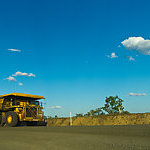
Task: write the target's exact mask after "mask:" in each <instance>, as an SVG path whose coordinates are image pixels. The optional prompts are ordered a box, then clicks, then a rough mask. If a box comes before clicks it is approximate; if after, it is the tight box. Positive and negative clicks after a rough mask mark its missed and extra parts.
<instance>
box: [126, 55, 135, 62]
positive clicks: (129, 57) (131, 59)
mask: <svg viewBox="0 0 150 150" xmlns="http://www.w3.org/2000/svg"><path fill="white" fill-rule="evenodd" d="M127 58H128V59H129V60H130V61H135V58H133V57H132V56H127Z"/></svg>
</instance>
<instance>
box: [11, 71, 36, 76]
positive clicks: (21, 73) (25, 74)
mask: <svg viewBox="0 0 150 150" xmlns="http://www.w3.org/2000/svg"><path fill="white" fill-rule="evenodd" d="M12 76H26V77H35V74H33V73H25V72H20V71H17V72H16V73H15V74H13V75H12Z"/></svg>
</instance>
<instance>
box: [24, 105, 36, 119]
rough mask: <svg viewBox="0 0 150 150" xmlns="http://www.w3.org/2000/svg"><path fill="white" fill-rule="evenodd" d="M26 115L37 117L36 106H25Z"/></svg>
mask: <svg viewBox="0 0 150 150" xmlns="http://www.w3.org/2000/svg"><path fill="white" fill-rule="evenodd" d="M26 117H33V118H34V119H36V118H37V108H36V107H27V108H26Z"/></svg>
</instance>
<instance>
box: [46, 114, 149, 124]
mask: <svg viewBox="0 0 150 150" xmlns="http://www.w3.org/2000/svg"><path fill="white" fill-rule="evenodd" d="M72 120H73V126H96V125H135V124H150V113H137V114H128V115H125V114H124V115H100V116H92V117H77V118H76V117H74V118H73V119H72ZM69 121H70V120H69V118H56V119H51V120H49V119H48V120H47V126H69Z"/></svg>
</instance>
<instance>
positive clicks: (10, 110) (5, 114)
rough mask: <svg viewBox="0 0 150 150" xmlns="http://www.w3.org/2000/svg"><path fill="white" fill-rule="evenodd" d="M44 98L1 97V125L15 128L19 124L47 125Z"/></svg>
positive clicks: (31, 96)
mask: <svg viewBox="0 0 150 150" xmlns="http://www.w3.org/2000/svg"><path fill="white" fill-rule="evenodd" d="M40 99H45V98H44V97H43V96H38V95H31V94H22V93H11V94H6V95H0V125H1V126H7V127H14V126H17V125H19V124H27V125H45V122H44V112H43V111H42V109H43V107H42V103H41V104H40V102H39V100H40Z"/></svg>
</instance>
